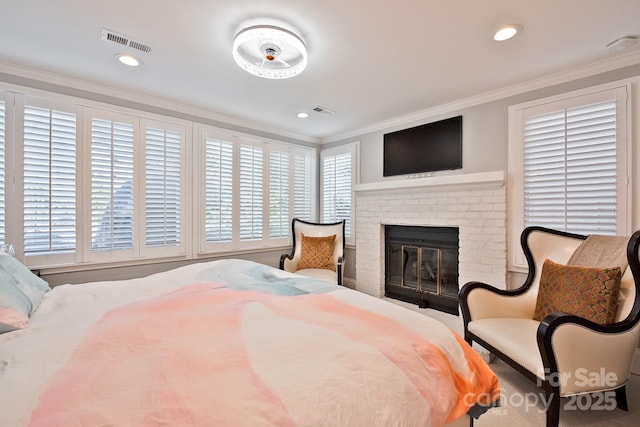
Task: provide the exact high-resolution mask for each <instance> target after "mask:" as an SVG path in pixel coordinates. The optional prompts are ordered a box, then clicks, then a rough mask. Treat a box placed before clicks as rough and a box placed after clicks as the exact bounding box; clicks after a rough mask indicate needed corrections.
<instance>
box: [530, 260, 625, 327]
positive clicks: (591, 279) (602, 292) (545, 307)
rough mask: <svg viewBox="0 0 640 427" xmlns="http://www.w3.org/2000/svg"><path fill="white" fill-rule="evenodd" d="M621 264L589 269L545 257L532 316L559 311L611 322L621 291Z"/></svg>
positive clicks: (596, 321)
mask: <svg viewBox="0 0 640 427" xmlns="http://www.w3.org/2000/svg"><path fill="white" fill-rule="evenodd" d="M621 278H622V271H621V270H620V267H610V268H592V267H578V266H573V265H563V264H557V263H555V262H553V261H551V260H548V259H547V260H545V261H544V264H543V266H542V272H541V273H540V288H539V289H538V299H537V300H536V310H535V312H534V315H533V318H534V319H535V320H538V321H542V319H544V318H545V317H546V316H547V315H549V314H551V313H554V312H558V311H562V312H565V313H569V314H573V315H576V316H580V317H582V318H585V319H588V320H591V321H593V322H595V323H599V324H601V325H608V324H611V323H613V321H614V319H615V316H616V310H617V309H618V295H619V294H620V279H621Z"/></svg>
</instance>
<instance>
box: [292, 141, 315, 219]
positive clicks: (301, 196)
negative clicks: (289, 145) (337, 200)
mask: <svg viewBox="0 0 640 427" xmlns="http://www.w3.org/2000/svg"><path fill="white" fill-rule="evenodd" d="M311 161H312V158H311V154H310V153H301V152H298V151H294V154H293V216H294V218H299V219H302V220H306V221H312V220H313V219H314V217H313V196H312V191H311V188H312V178H311V177H312V175H311V174H312V164H311ZM287 232H288V231H287Z"/></svg>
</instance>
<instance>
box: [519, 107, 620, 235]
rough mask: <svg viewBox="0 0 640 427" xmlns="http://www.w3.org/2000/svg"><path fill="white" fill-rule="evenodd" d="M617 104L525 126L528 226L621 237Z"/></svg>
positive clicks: (582, 109) (575, 110) (565, 112)
mask: <svg viewBox="0 0 640 427" xmlns="http://www.w3.org/2000/svg"><path fill="white" fill-rule="evenodd" d="M616 194H617V181H616V102H615V100H611V101H607V102H601V103H597V104H591V105H583V106H579V107H575V108H567V109H563V110H559V111H554V112H550V113H546V114H542V115H537V116H531V117H527V118H526V119H525V123H524V226H525V227H527V226H530V225H542V226H546V227H550V228H555V229H559V230H565V231H569V232H573V233H581V234H590V233H596V232H597V233H598V234H611V235H615V234H616V225H617V221H616Z"/></svg>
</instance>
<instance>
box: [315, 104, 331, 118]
mask: <svg viewBox="0 0 640 427" xmlns="http://www.w3.org/2000/svg"><path fill="white" fill-rule="evenodd" d="M312 110H313V111H315V112H316V113H320V114H322V115H323V116H333V115H334V114H335V113H336V112H335V111H333V110H330V109H328V108H325V107H321V106H319V105H318V106H315V107H313V108H312Z"/></svg>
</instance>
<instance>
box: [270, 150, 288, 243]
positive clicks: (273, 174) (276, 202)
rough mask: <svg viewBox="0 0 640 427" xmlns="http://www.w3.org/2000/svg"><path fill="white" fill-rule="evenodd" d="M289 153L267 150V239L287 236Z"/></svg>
mask: <svg viewBox="0 0 640 427" xmlns="http://www.w3.org/2000/svg"><path fill="white" fill-rule="evenodd" d="M289 181H290V180H289V152H288V151H281V150H275V149H271V150H269V237H270V238H272V239H278V238H286V237H288V236H289V222H290V220H289Z"/></svg>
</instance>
